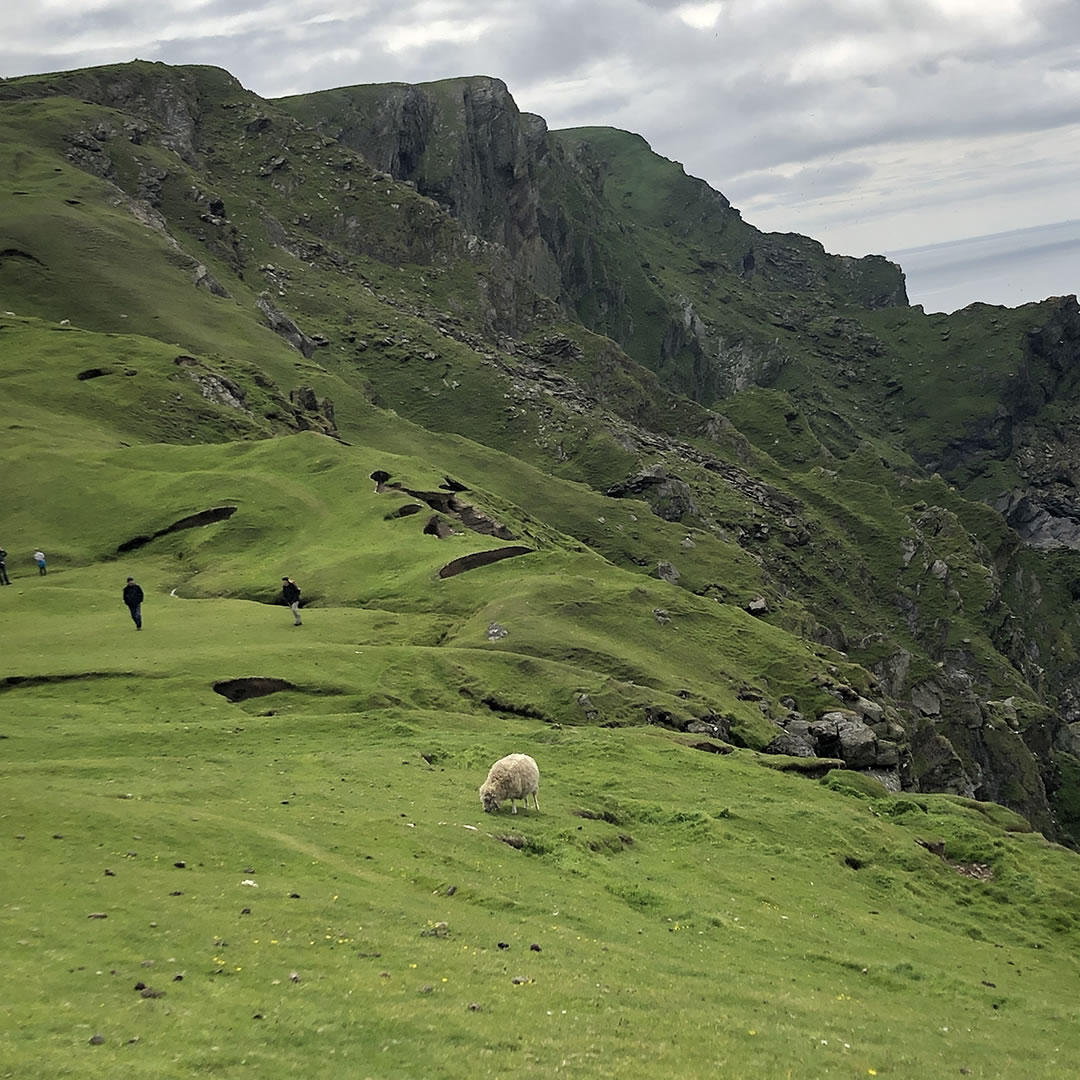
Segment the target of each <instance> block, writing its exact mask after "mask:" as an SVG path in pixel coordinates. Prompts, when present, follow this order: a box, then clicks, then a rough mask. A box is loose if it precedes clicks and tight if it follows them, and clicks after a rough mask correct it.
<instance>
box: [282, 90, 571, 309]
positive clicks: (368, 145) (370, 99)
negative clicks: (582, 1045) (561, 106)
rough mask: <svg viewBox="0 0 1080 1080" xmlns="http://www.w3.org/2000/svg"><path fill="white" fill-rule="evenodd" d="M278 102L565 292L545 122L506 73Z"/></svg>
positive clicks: (542, 284) (546, 288) (541, 286)
mask: <svg viewBox="0 0 1080 1080" xmlns="http://www.w3.org/2000/svg"><path fill="white" fill-rule="evenodd" d="M279 104H280V105H281V106H282V107H283V108H286V109H289V110H290V111H293V113H294V114H295V115H296V116H298V117H300V118H302V119H304V120H312V119H314V120H315V121H316V122H317V123H319V125H320V126H321V128H322V129H323V130H324V131H326V132H327V133H328V134H330V135H331V136H332V137H333V138H335V139H336V140H337V141H338V142H340V143H341V144H342V145H343V146H347V147H349V148H350V149H352V150H355V151H357V152H358V153H360V154H362V155H363V156H364V157H365V158H366V159H367V160H368V161H370V162H371V163H372V165H374V166H375V167H376V168H377V169H382V170H383V171H385V172H386V173H388V174H389V175H390V176H392V177H393V178H394V179H395V180H398V181H401V182H403V183H406V184H409V185H411V186H413V187H415V188H416V190H417V191H419V192H420V193H421V194H422V195H426V196H427V197H429V198H432V199H434V200H435V201H436V202H438V203H439V204H440V205H441V206H443V207H445V208H446V209H447V210H448V211H449V212H450V213H451V214H452V215H453V217H454V218H455V219H456V220H457V221H458V222H459V223H460V225H461V227H462V228H463V229H464V230H465V231H466V232H467V233H470V234H472V235H474V236H476V237H479V238H480V239H482V240H485V241H487V242H489V243H495V244H499V245H501V246H502V247H504V248H505V249H506V250H507V251H508V252H509V254H510V256H511V258H512V259H513V260H514V262H515V265H516V266H517V268H518V270H519V271H520V272H523V273H524V274H525V276H526V278H527V280H528V281H529V282H530V283H531V284H532V285H533V287H535V288H536V289H537V290H538V291H540V292H541V293H544V294H545V295H548V296H552V297H557V296H558V295H559V292H560V281H559V279H560V275H559V270H558V267H557V264H556V259H555V257H554V255H553V253H552V250H551V248H550V246H549V245H548V243H547V241H546V239H545V238H544V237H543V236H542V235H541V227H540V218H539V213H538V211H539V205H540V193H539V188H538V184H537V171H538V169H540V168H542V167H544V159H545V157H546V156H547V155H548V154H549V153H550V152H551V147H550V145H549V143H548V139H547V125H546V124H545V123H544V121H543V120H542V119H541V118H540V117H538V116H530V115H528V114H522V113H521V112H520V111H519V110H518V107H517V105H516V103H515V102H514V99H513V98H512V97H511V96H510V93H509V91H508V90H507V88H506V84H505V83H503V82H502V81H501V80H499V79H491V78H486V77H482V76H478V77H475V78H470V79H453V80H449V81H447V82H442V83H430V84H426V85H421V86H410V85H407V84H403V83H391V84H387V85H383V86H378V87H356V88H354V89H352V90H348V89H346V90H338V91H330V92H329V93H328V94H327V95H320V94H311V95H305V96H304V97H303V98H300V99H289V98H286V99H283V100H282V101H280V102H279Z"/></svg>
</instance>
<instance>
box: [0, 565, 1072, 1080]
mask: <svg viewBox="0 0 1080 1080" xmlns="http://www.w3.org/2000/svg"><path fill="white" fill-rule="evenodd" d="M68 576H70V577H72V578H82V577H83V574H82V573H81V572H71V574H70V575H57V576H56V578H55V580H54V579H53V578H52V577H50V578H49V579H46V580H44V581H41V582H38V581H31V582H28V583H26V585H25V586H24V587H23V588H24V589H25V597H24V598H22V599H21V601H20V604H19V606H18V607H16V608H15V609H14V610H13V613H12V615H13V617H15V618H17V619H19V621H20V623H21V624H23V625H27V624H28V625H29V628H30V629H31V630H34V629H37V635H34V637H36V638H37V640H34V638H33V637H32V638H31V640H29V641H28V643H27V645H26V646H24V647H23V651H24V652H25V653H26V654H27V655H28V656H32V655H39V656H41V668H42V669H43V670H47V671H51V672H54V673H60V672H61V671H62V670H63V669H64V667H65V666H70V665H71V660H72V659H73V658H72V657H71V655H70V654H71V653H73V652H77V651H78V650H79V646H78V644H75V643H74V642H78V641H79V639H85V638H87V637H92V638H94V639H95V640H96V642H97V645H96V648H97V650H98V655H96V656H93V657H90V656H87V657H86V658H85V660H86V663H84V664H82V665H79V664H75V666H76V667H79V666H83V667H95V668H97V669H100V670H101V672H104V670H105V669H107V668H109V667H112V668H114V669H115V670H116V671H117V674H115V675H113V676H112V677H105V676H104V674H99V675H98V677H96V678H89V677H87V678H85V679H83V680H76V681H75V682H73V683H51V684H50V683H46V684H41V685H36V686H27V685H23V686H15V687H13V688H9V689H7V690H6V691H4V693H3V697H4V699H5V704H6V706H7V709H6V710H5V711H6V712H7V716H8V719H7V721H6V722H5V724H4V730H3V732H2V734H4V735H5V736H7V738H6V739H5V750H6V752H5V764H4V782H3V796H2V801H0V806H2V810H0V814H2V816H3V822H4V830H3V834H2V841H0V842H2V843H3V847H4V860H5V866H7V867H8V868H9V874H8V882H9V884H8V889H7V893H6V896H5V903H4V906H3V908H2V914H0V918H2V920H3V924H4V939H5V941H7V942H8V943H9V945H8V948H9V950H10V952H9V955H8V959H7V968H8V974H9V977H10V978H11V980H12V982H13V984H15V985H27V986H30V987H32V988H33V989H32V992H30V993H27V994H22V995H20V996H19V997H18V998H17V999H10V998H9V1004H8V1005H7V1006H6V1009H5V1012H6V1014H7V1015H6V1017H5V1023H4V1025H3V1032H4V1034H3V1035H2V1036H0V1045H2V1046H3V1060H4V1061H6V1062H8V1063H10V1065H9V1068H10V1067H14V1068H15V1071H14V1072H12V1075H18V1076H44V1075H47V1074H48V1075H73V1076H74V1075H80V1076H87V1077H95V1076H107V1075H112V1074H113V1073H114V1072H115V1070H116V1069H117V1068H121V1067H122V1068H124V1069H125V1070H126V1071H128V1072H130V1073H132V1075H136V1076H143V1075H145V1076H172V1075H176V1076H179V1075H187V1074H189V1073H190V1072H191V1071H206V1072H212V1073H214V1074H216V1075H222V1076H231V1075H241V1074H242V1073H243V1072H244V1071H245V1070H246V1071H250V1069H251V1068H252V1067H256V1068H261V1069H264V1070H274V1071H290V1070H303V1069H304V1068H305V1067H306V1064H305V1063H306V1062H307V1061H308V1060H309V1058H310V1055H311V1054H312V1053H316V1054H318V1055H319V1056H320V1059H321V1060H322V1061H323V1063H324V1064H323V1066H322V1067H323V1068H324V1070H329V1072H330V1074H331V1075H355V1074H357V1072H358V1071H359V1072H360V1073H362V1074H364V1075H367V1074H373V1075H402V1076H413V1075H420V1074H421V1073H424V1074H427V1073H429V1072H430V1071H431V1069H432V1068H434V1069H436V1070H437V1071H439V1072H440V1073H442V1074H444V1075H447V1076H462V1077H464V1076H467V1075H476V1074H477V1073H479V1075H492V1076H494V1075H502V1074H503V1071H504V1069H505V1064H504V1062H505V1057H506V1055H510V1056H511V1060H512V1062H513V1066H514V1071H515V1072H517V1073H520V1074H523V1075H527V1076H533V1075H535V1076H540V1075H545V1074H549V1073H550V1072H551V1071H552V1070H554V1069H555V1068H557V1067H560V1066H561V1062H562V1061H564V1060H570V1061H576V1062H579V1063H580V1064H579V1068H580V1069H581V1070H582V1071H583V1072H585V1073H586V1074H595V1072H596V1071H597V1070H603V1071H604V1072H605V1073H607V1074H608V1075H625V1076H641V1075H652V1074H653V1073H655V1072H659V1071H661V1070H664V1071H667V1072H670V1071H675V1072H676V1073H678V1074H679V1075H686V1076H705V1075H715V1072H716V1070H717V1069H722V1070H725V1071H726V1072H727V1073H728V1074H729V1075H750V1074H751V1073H754V1072H757V1073H761V1072H764V1073H766V1074H768V1075H786V1071H787V1070H791V1071H793V1073H796V1074H799V1075H806V1076H825V1075H844V1076H863V1075H868V1071H869V1070H870V1069H874V1070H876V1071H877V1073H878V1075H893V1076H911V1077H916V1076H925V1075H931V1074H943V1073H947V1072H950V1071H954V1070H958V1069H959V1068H966V1069H968V1070H970V1075H974V1076H983V1077H1000V1076H1007V1075H1011V1074H1012V1072H1014V1071H1015V1070H1016V1069H1018V1068H1020V1067H1021V1064H1020V1063H1021V1062H1023V1068H1024V1070H1025V1072H1026V1074H1027V1075H1031V1076H1034V1077H1041V1076H1047V1077H1049V1076H1054V1075H1059V1074H1060V1071H1061V1069H1062V1068H1063V1067H1064V1066H1063V1061H1064V1055H1067V1054H1068V1052H1069V1046H1070V1039H1071V1034H1070V1032H1071V1027H1072V1026H1073V1025H1074V1024H1075V1022H1076V1019H1077V1016H1076V1010H1075V1006H1074V1005H1073V1004H1070V1001H1071V995H1070V992H1069V987H1075V985H1076V979H1077V974H1078V973H1077V970H1076V962H1075V934H1076V919H1077V916H1078V914H1080V909H1078V908H1077V905H1076V901H1075V895H1076V893H1075V889H1076V886H1077V885H1078V884H1080V882H1078V881H1077V880H1076V878H1077V865H1076V862H1075V857H1074V856H1072V855H1071V854H1069V853H1066V852H1064V851H1062V850H1061V849H1057V848H1054V847H1053V846H1051V845H1048V844H1046V842H1045V841H1043V840H1042V839H1041V838H1039V837H1037V836H1035V835H1032V834H1029V835H1027V836H1024V835H1017V834H1014V833H1008V832H1002V831H1001V830H1000V829H999V827H998V826H996V825H994V824H993V823H992V820H991V819H989V818H986V817H984V816H983V815H981V814H979V813H975V814H974V817H973V818H972V817H971V816H970V811H967V810H965V809H964V807H963V806H961V805H959V804H956V805H955V806H954V804H950V803H948V802H938V801H936V800H933V799H924V800H922V801H923V802H924V803H925V804H926V805H927V809H925V810H924V809H923V808H922V807H921V806H919V805H916V804H914V803H907V802H902V801H894V800H878V801H877V802H876V803H870V804H862V803H860V802H858V801H856V800H851V799H849V798H845V797H844V796H843V795H841V794H835V793H832V792H829V791H827V790H825V789H824V788H822V787H820V786H817V785H814V784H813V783H812V782H810V781H806V780H801V779H799V778H795V777H787V776H781V775H779V774H774V773H772V772H771V771H767V770H762V769H761V768H760V766H757V765H756V764H754V763H753V761H752V760H751V759H750V758H749V757H745V758H744V757H743V756H742V755H741V754H740V753H736V754H735V755H734V756H729V757H725V758H717V757H715V756H712V755H704V754H700V753H698V752H696V751H693V750H690V749H687V748H685V747H680V746H679V745H678V744H676V743H675V742H673V741H671V740H669V739H668V738H667V737H665V736H664V735H663V734H660V733H656V732H652V731H626V730H621V731H619V730H615V731H613V730H604V729H597V728H581V727H565V726H564V727H562V728H551V727H550V726H548V725H544V724H541V723H538V722H536V721H533V720H528V719H515V718H512V717H505V716H504V717H501V718H498V719H496V718H494V717H491V716H490V714H489V715H488V718H486V719H485V718H484V717H483V716H481V715H477V714H476V713H472V712H469V711H456V712H455V711H452V710H443V709H440V710H439V711H437V712H432V711H426V710H424V709H422V708H419V707H408V708H394V707H387V706H386V704H384V703H380V704H379V705H378V706H372V705H371V704H368V705H367V707H365V705H364V704H363V703H362V697H363V695H364V694H365V693H367V692H368V691H369V688H370V685H371V684H372V683H373V682H378V672H379V669H380V667H381V663H382V661H381V660H380V658H379V657H378V655H377V653H378V650H373V649H370V648H367V647H364V646H361V647H360V648H359V649H356V648H355V646H356V645H357V644H359V643H360V642H361V641H362V640H363V639H364V637H365V635H366V634H368V633H369V632H370V626H371V621H372V617H373V613H372V612H370V611H369V612H366V613H365V612H360V611H348V610H346V609H336V610H335V609H311V610H309V612H308V613H307V619H306V622H305V626H304V627H303V628H302V629H301V630H294V628H293V627H292V626H291V623H290V621H289V619H288V616H287V613H286V612H284V611H277V612H275V611H273V610H271V609H266V608H261V607H253V606H252V605H246V604H244V603H242V602H238V601H218V602H213V601H204V602H199V601H190V600H179V599H172V598H169V597H167V596H165V595H163V594H162V593H161V592H160V591H158V590H151V593H150V599H149V601H148V603H147V606H146V630H144V631H143V633H142V634H139V635H136V634H135V633H134V631H133V629H132V627H131V625H130V622H129V621H128V620H127V618H126V614H125V613H124V612H123V610H122V608H121V607H120V605H119V603H118V602H117V600H116V596H114V593H116V590H115V589H110V590H106V589H105V588H104V587H97V588H94V587H91V588H89V589H87V590H85V592H83V591H82V590H81V588H79V587H76V586H75V585H74V583H71V584H69V583H68V582H65V581H64V580H63V579H64V578H65V577H68ZM140 576H141V577H143V578H144V579H146V580H152V578H146V575H140ZM34 591H36V592H37V593H38V594H39V595H38V596H36V597H33V596H30V595H29V594H31V593H32V592H34ZM91 597H92V598H93V600H91ZM7 599H8V597H7V595H5V600H7ZM91 603H93V604H94V606H95V607H96V608H97V609H98V611H96V612H95V611H92V610H87V609H89V608H90V607H91ZM301 635H302V637H301ZM44 638H48V639H49V640H50V641H52V642H53V643H55V642H57V641H59V640H63V641H64V642H65V645H66V648H65V649H64V650H63V653H64V654H65V655H64V657H62V656H61V655H59V652H60V650H55V654H54V656H53V657H52V658H50V657H49V656H48V650H47V649H45V648H44V647H43V642H42V640H41V639H44ZM73 638H74V642H72V639H73ZM230 642H232V643H233V644H230ZM69 643H70V644H69ZM344 651H348V652H350V653H351V654H352V655H353V656H354V659H353V660H352V661H351V662H350V667H351V674H350V675H349V677H348V680H347V681H348V684H349V685H348V687H347V689H348V690H349V691H351V692H352V693H353V694H355V695H357V697H356V699H355V700H354V701H352V702H351V704H350V707H349V708H347V709H342V708H340V707H335V706H334V703H333V701H334V699H332V698H321V699H319V698H317V699H311V698H310V697H309V695H305V694H296V695H291V696H290V695H280V696H271V697H266V698H260V699H256V700H252V701H249V702H247V703H246V704H241V705H233V704H229V703H228V702H226V701H225V700H224V699H223V698H221V697H220V696H218V695H215V694H214V693H213V692H212V690H211V689H210V686H209V681H210V678H211V672H212V671H213V672H216V673H220V674H226V675H233V674H236V673H238V672H240V671H243V672H248V673H250V672H266V671H268V670H273V671H274V672H276V673H278V674H279V675H283V676H286V677H289V678H290V679H291V680H293V681H295V682H296V683H297V684H298V685H304V684H308V685H319V686H323V685H325V680H326V667H327V665H328V663H330V664H331V666H334V667H336V666H337V665H336V664H334V663H333V662H332V659H331V657H332V656H333V654H334V653H336V652H344ZM50 659H51V661H52V662H50ZM65 659H66V662H63V661H65ZM418 659H419V658H418V656H417V660H418ZM415 665H416V660H414V670H415ZM423 666H425V665H421V668H422V667H423ZM20 669H21V668H20ZM417 674H419V676H420V678H423V677H424V676H423V674H422V672H420V671H418V672H417ZM517 748H525V749H528V750H529V751H530V752H532V753H534V755H535V756H536V757H537V758H538V760H539V761H540V763H541V770H542V798H541V805H542V807H543V810H542V811H541V812H540V813H539V814H538V813H536V812H535V811H534V812H531V813H526V812H524V811H522V812H521V813H519V814H518V815H517V816H516V817H514V816H512V815H509V814H507V813H505V812H504V813H502V814H500V815H499V816H498V817H487V816H485V815H484V814H483V813H482V812H481V810H480V805H479V800H478V799H477V797H476V794H475V788H476V786H477V785H478V783H479V781H480V780H481V779H482V778H483V773H484V771H485V770H486V766H487V764H488V763H489V762H490V760H493V759H494V757H496V756H498V755H499V754H501V753H502V752H503V751H505V750H510V749H517ZM422 754H426V755H428V757H429V758H430V759H431V762H430V763H429V762H428V761H426V760H425V759H424V758H423V757H422V756H421V755H422ZM43 789H44V790H46V791H47V792H48V798H47V799H42V797H41V794H42V790H43ZM976 805H977V804H976ZM875 807H878V808H880V809H875ZM893 807H895V813H896V814H899V811H900V810H901V809H904V808H906V807H910V812H905V813H903V814H901V815H900V816H898V817H896V816H894V810H893ZM883 810H885V811H887V812H884V813H883V812H882V811H883ZM581 811H586V812H589V813H590V814H591V815H592V819H591V820H590V819H589V818H582V817H581V816H579V812H581ZM605 817H606V818H607V819H608V820H604V818H605ZM894 821H895V822H896V824H894V823H893V822H894ZM466 826H475V829H473V828H467V827H466ZM926 833H933V834H934V835H944V836H945V837H946V838H947V839H946V844H947V850H948V852H949V854H950V855H951V856H952V857H958V858H963V859H964V860H970V861H982V862H987V863H990V864H992V865H993V866H994V867H995V870H996V871H997V873H998V875H999V877H998V879H997V880H996V881H995V882H992V883H984V882H979V881H975V880H972V879H969V878H963V877H961V876H960V875H958V874H957V873H956V872H955V871H954V870H952V869H951V868H950V867H949V866H947V865H946V864H945V863H944V862H943V861H942V860H940V859H938V858H936V857H934V856H932V855H930V854H929V853H928V852H925V851H923V850H922V849H921V848H919V847H918V846H917V845H916V844H915V842H914V839H913V837H914V836H915V835H916V834H918V835H919V836H921V835H923V834H926ZM504 835H505V836H520V837H524V838H525V839H526V841H527V846H526V848H525V849H524V850H520V851H519V850H514V849H513V848H512V847H509V846H507V845H506V844H505V843H502V842H500V840H499V837H500V836H504ZM57 836H59V837H60V838H57ZM17 837H21V839H18V838H17ZM954 848H955V853H954V852H953V849H954ZM178 861H182V862H184V863H185V864H186V865H185V867H184V868H177V867H176V866H175V865H174V863H176V862H178ZM853 862H858V864H859V868H858V869H854V868H853V866H852V863H853ZM106 869H108V870H111V871H112V872H113V873H112V875H109V876H106V874H105V871H106ZM249 880H250V881H255V882H256V883H257V887H252V886H245V885H243V884H242V883H243V882H244V881H249ZM451 887H453V890H454V891H453V895H447V893H448V890H450V888H451ZM174 893H179V894H180V895H173V894H174ZM293 893H298V894H299V896H298V897H293V896H292V894H293ZM1020 901H1022V902H1023V903H1024V910H1025V912H1026V913H1027V918H1026V919H1025V920H1024V921H1023V922H1020V921H1016V920H1013V919H1011V918H1009V917H1008V916H1007V913H1008V912H1011V911H1015V910H1016V908H1015V904H1016V903H1017V902H1020ZM244 908H250V914H246V915H245V914H242V909H244ZM92 913H102V914H105V915H107V916H108V918H106V919H88V918H87V916H88V915H90V914H92ZM441 922H445V923H446V924H447V929H446V931H445V932H444V931H442V930H439V931H438V932H436V930H435V928H436V924H438V923H441ZM499 942H505V943H507V944H508V945H509V949H499V948H498V943H499ZM533 943H535V944H538V945H539V946H540V947H541V950H542V951H540V952H534V951H532V950H531V949H530V946H531V945H532V944H533ZM718 972H722V973H723V978H718ZM294 973H295V974H296V975H297V976H298V980H299V981H292V979H291V976H292V975H293V974H294ZM178 974H179V975H182V981H174V979H175V976H176V975H178ZM515 977H521V978H523V979H525V980H527V981H526V982H524V983H521V984H517V985H515V984H514V983H513V979H514V978H515ZM140 981H141V982H144V983H146V984H148V985H149V986H150V987H151V988H153V989H156V990H164V991H165V996H164V997H162V998H159V999H144V998H142V997H141V996H140V994H139V993H138V992H136V991H134V990H133V989H132V988H133V986H134V985H135V984H136V982H140ZM991 983H992V984H994V985H992V986H991V985H989V984H991ZM474 1003H475V1004H477V1005H479V1006H480V1008H479V1010H478V1011H475V1012H474V1011H470V1008H469V1007H470V1006H471V1005H472V1004H474ZM673 1005H674V1006H675V1007H672V1006H673ZM564 1010H565V1011H564ZM1047 1031H1049V1032H1050V1033H1051V1035H1052V1036H1053V1037H1052V1038H1050V1039H1047V1037H1046V1033H1047ZM97 1033H100V1034H102V1035H104V1036H105V1040H106V1041H105V1043H104V1044H103V1045H101V1046H91V1045H89V1042H88V1040H89V1039H90V1037H91V1036H92V1035H95V1034H97ZM132 1039H137V1040H138V1041H137V1042H135V1043H129V1040H132Z"/></svg>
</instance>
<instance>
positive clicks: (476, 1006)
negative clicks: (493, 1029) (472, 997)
mask: <svg viewBox="0 0 1080 1080" xmlns="http://www.w3.org/2000/svg"><path fill="white" fill-rule="evenodd" d="M479 1011H480V1002H479V1001H470V1002H469V1012H479Z"/></svg>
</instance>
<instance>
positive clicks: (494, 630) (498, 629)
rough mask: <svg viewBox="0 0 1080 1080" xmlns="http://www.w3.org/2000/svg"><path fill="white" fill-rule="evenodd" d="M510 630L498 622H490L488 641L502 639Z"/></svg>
mask: <svg viewBox="0 0 1080 1080" xmlns="http://www.w3.org/2000/svg"><path fill="white" fill-rule="evenodd" d="M507 633H508V631H507V629H506V628H505V627H503V626H500V625H499V624H498V623H497V622H492V623H488V628H487V639H488V641H500V640H502V639H503V638H504V637H506V635H507Z"/></svg>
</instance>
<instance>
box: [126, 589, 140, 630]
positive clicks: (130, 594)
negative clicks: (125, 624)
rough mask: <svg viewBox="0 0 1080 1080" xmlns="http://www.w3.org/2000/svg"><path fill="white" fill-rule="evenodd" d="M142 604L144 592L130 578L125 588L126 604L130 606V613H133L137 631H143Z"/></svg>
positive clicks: (132, 616)
mask: <svg viewBox="0 0 1080 1080" xmlns="http://www.w3.org/2000/svg"><path fill="white" fill-rule="evenodd" d="M142 602H143V591H142V589H141V588H140V587H139V586H138V585H137V584H136V583H135V579H134V578H132V577H129V578H128V579H127V584H126V585H125V586H124V603H125V604H127V606H128V611H130V612H131V618H132V621H133V622H134V623H135V629H136V630H141V629H142Z"/></svg>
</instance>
